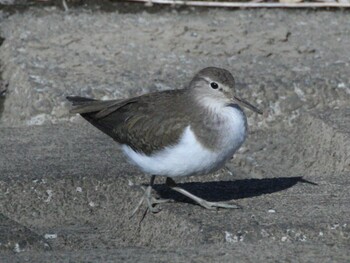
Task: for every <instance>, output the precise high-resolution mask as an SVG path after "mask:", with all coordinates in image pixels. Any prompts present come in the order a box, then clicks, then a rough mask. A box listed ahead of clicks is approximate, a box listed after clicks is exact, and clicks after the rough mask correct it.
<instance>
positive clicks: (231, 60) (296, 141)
mask: <svg viewBox="0 0 350 263" xmlns="http://www.w3.org/2000/svg"><path fill="white" fill-rule="evenodd" d="M131 9H132V8H131ZM348 18H349V15H348V13H347V12H340V11H304V10H295V11H284V10H208V9H201V10H198V9H195V10H192V9H181V10H174V9H165V10H158V11H157V12H151V13H148V12H137V13H134V12H123V13H122V12H118V11H115V12H102V11H96V10H94V11H91V10H87V9H81V8H78V9H75V10H71V11H70V12H69V13H64V12H62V11H60V10H57V9H56V8H36V9H29V10H27V11H25V12H24V13H20V14H12V15H10V14H7V13H4V12H3V13H1V16H0V19H1V24H0V31H1V36H2V38H4V42H3V44H2V46H1V47H0V62H1V69H2V81H1V85H0V96H1V93H2V92H1V91H2V90H4V89H5V88H6V92H5V93H4V94H5V97H4V96H3V97H0V117H1V118H0V262H23V261H29V262H47V261H48V260H50V261H59V262H83V261H84V262H85V261H88V262H118V261H125V262H168V261H169V260H170V261H171V262H189V261H190V262H349V261H350V222H349V221H350V219H349V218H350V202H349V200H350V191H349V190H350V179H349V173H350V156H349V155H350V154H349V152H350V105H349V98H350V74H349V72H350V56H349V55H350V53H349V52H350V51H349V48H348V47H349V46H350V34H349V33H350V31H349V30H350V20H349V19H348ZM325 21H328V22H325ZM209 65H214V66H221V67H225V68H227V69H229V70H230V71H231V72H232V73H234V75H235V77H236V80H237V85H238V92H239V93H240V94H241V95H242V97H245V98H247V99H248V100H249V101H251V102H252V103H254V104H256V105H259V106H260V107H261V108H264V109H265V115H264V116H263V117H259V116H255V115H251V114H250V113H248V112H247V113H248V114H249V125H250V130H251V132H250V136H249V138H248V140H247V142H246V143H245V144H244V146H243V147H242V148H241V149H240V151H239V152H238V153H237V154H236V155H235V158H234V159H233V160H232V161H230V162H229V163H228V164H227V169H225V170H222V171H220V172H217V173H215V174H212V175H205V176H199V177H198V176H197V177H191V178H185V179H183V180H182V181H180V183H181V184H182V186H183V187H184V188H186V189H188V190H189V191H191V192H193V193H195V194H197V195H199V196H201V197H203V198H206V199H208V200H215V201H217V200H221V201H234V202H236V203H238V204H240V205H241V206H242V207H243V209H240V210H234V211H232V210H231V211H228V210H218V211H207V210H205V209H202V208H201V207H199V206H197V205H194V204H193V203H191V202H190V201H189V200H188V199H186V198H185V197H182V196H180V195H178V194H176V193H175V192H172V191H171V190H169V189H167V188H166V187H165V186H164V184H163V183H164V179H163V178H157V181H156V187H155V188H156V193H157V194H158V195H159V196H161V197H165V198H172V199H174V200H175V201H176V202H174V203H167V204H162V205H161V208H162V211H161V212H159V213H158V214H154V215H152V214H148V215H146V217H145V218H144V219H143V220H142V222H141V223H140V220H141V218H142V212H143V211H139V212H138V213H137V214H136V216H135V217H134V218H132V219H130V218H129V215H130V212H131V211H132V209H133V208H134V207H135V206H136V204H137V202H138V200H139V198H140V197H141V194H142V193H141V191H140V189H139V187H138V185H139V184H142V183H148V177H147V176H145V175H143V174H142V173H141V172H139V171H138V170H137V169H136V168H135V167H133V166H131V165H130V164H128V163H127V162H126V161H125V159H124V157H123V156H122V155H121V154H120V152H119V149H118V146H117V145H116V144H115V143H114V142H113V140H111V139H110V138H108V137H107V136H106V135H104V134H102V133H100V132H99V131H97V130H96V129H94V128H93V127H91V126H90V125H89V124H88V123H85V122H83V121H82V120H81V119H80V118H79V117H76V116H70V115H69V114H68V110H67V105H68V104H67V103H66V101H65V99H64V97H65V96H66V95H69V94H77V95H84V96H93V97H97V98H104V99H105V98H124V97H128V96H133V95H137V94H142V93H144V92H149V91H155V90H163V89H169V88H180V87H182V86H183V85H186V82H187V81H188V80H189V79H190V78H191V76H192V75H193V74H194V73H195V71H197V70H198V69H200V68H202V67H205V66H209Z"/></svg>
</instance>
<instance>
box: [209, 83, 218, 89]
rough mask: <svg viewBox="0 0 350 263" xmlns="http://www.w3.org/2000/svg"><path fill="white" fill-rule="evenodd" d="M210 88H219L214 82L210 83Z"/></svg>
mask: <svg viewBox="0 0 350 263" xmlns="http://www.w3.org/2000/svg"><path fill="white" fill-rule="evenodd" d="M210 87H212V88H213V89H217V88H219V84H217V83H216V82H212V83H210Z"/></svg>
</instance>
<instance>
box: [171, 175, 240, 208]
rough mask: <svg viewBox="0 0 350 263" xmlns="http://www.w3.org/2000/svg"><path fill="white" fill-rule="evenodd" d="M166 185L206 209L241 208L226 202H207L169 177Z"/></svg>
mask: <svg viewBox="0 0 350 263" xmlns="http://www.w3.org/2000/svg"><path fill="white" fill-rule="evenodd" d="M165 183H166V185H167V186H168V187H170V188H171V189H172V190H175V191H176V192H179V193H181V194H183V195H185V196H187V197H188V198H190V199H192V200H193V201H195V202H196V203H197V204H199V205H200V206H202V207H204V208H206V209H216V208H218V207H220V208H227V209H239V208H241V207H240V206H239V205H236V204H232V203H231V204H229V203H225V202H209V201H206V200H204V199H202V198H200V197H198V196H195V195H194V194H191V193H190V192H188V191H186V190H185V189H183V188H181V187H179V186H177V184H176V183H175V181H174V180H173V179H171V178H169V177H167V178H166V182H165Z"/></svg>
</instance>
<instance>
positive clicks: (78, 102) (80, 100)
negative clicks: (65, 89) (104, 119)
mask: <svg viewBox="0 0 350 263" xmlns="http://www.w3.org/2000/svg"><path fill="white" fill-rule="evenodd" d="M66 98H67V100H69V101H70V102H72V107H71V109H70V113H80V114H83V113H93V112H99V111H101V110H103V109H105V108H107V107H109V106H110V105H111V104H113V103H115V101H111V100H109V101H108V100H107V101H102V100H95V99H90V98H84V97H79V96H68V97H66Z"/></svg>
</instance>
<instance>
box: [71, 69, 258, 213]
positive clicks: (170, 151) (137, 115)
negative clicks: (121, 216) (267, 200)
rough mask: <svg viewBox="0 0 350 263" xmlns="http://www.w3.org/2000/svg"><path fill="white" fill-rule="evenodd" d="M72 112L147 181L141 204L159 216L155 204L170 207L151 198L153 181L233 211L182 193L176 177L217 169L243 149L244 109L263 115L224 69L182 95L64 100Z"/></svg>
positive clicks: (199, 76)
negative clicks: (159, 180) (241, 94)
mask: <svg viewBox="0 0 350 263" xmlns="http://www.w3.org/2000/svg"><path fill="white" fill-rule="evenodd" d="M67 99H68V100H69V101H70V102H71V103H72V105H71V108H70V112H71V113H72V114H80V115H81V116H82V117H83V118H84V119H85V120H87V121H88V122H90V123H91V124H92V125H93V126H95V127H96V128H97V129H99V130H101V131H102V132H104V133H105V134H107V135H109V136H110V137H112V138H113V139H114V141H116V142H117V143H118V145H119V147H120V149H121V151H122V152H123V153H124V155H125V156H126V157H127V159H128V160H129V161H130V162H131V163H132V164H134V165H136V166H137V167H138V168H139V169H140V170H141V171H142V172H144V173H145V174H147V175H149V176H150V183H149V184H148V186H147V187H143V190H144V194H143V196H142V198H141V199H140V201H139V203H138V205H137V206H136V208H135V209H134V210H133V212H132V214H131V216H133V215H134V214H135V213H136V212H137V210H138V209H139V208H140V206H141V205H142V203H144V202H145V203H146V211H147V210H149V211H151V212H153V213H157V212H159V211H160V209H159V208H158V207H157V204H159V203H163V202H166V201H169V200H168V199H160V198H159V199H157V198H155V197H153V195H152V189H153V186H154V180H155V178H156V176H161V177H165V178H166V180H165V183H166V185H167V186H168V187H170V188H171V189H173V190H175V191H177V192H179V193H181V194H183V195H185V196H187V197H188V198H190V199H192V200H193V201H194V202H196V203H197V204H198V205H200V206H202V207H204V208H206V209H217V208H227V209H236V208H240V206H238V205H236V204H232V203H228V202H210V201H207V200H204V199H202V198H200V197H198V196H195V195H194V194H192V193H190V192H189V191H187V190H185V189H183V188H181V187H180V186H179V185H178V184H176V182H175V180H176V179H177V178H180V177H187V176H195V175H205V174H209V173H212V172H215V171H217V170H219V169H221V168H222V167H223V166H224V165H225V163H226V162H227V161H228V160H229V159H231V158H232V156H233V155H234V153H235V152H236V151H237V150H238V149H239V148H240V147H241V145H242V144H243V142H244V141H245V139H246V137H247V133H248V129H247V118H246V115H245V113H244V111H243V110H242V107H245V108H248V109H250V110H252V111H254V112H256V113H258V114H262V113H263V112H262V111H261V110H260V109H258V108H257V107H255V106H253V105H252V104H250V103H249V102H247V101H246V100H245V99H242V98H240V97H238V96H237V95H236V88H235V79H234V77H233V75H232V74H231V73H230V72H229V71H228V70H226V69H223V68H218V67H207V68H204V69H201V70H200V71H198V72H197V73H196V74H195V75H194V77H193V78H192V80H191V81H190V82H189V83H188V84H187V85H185V86H184V88H182V89H173V90H165V91H159V92H154V93H148V94H144V95H141V96H137V97H132V98H128V99H117V100H96V99H91V98H85V97H80V96H67Z"/></svg>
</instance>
